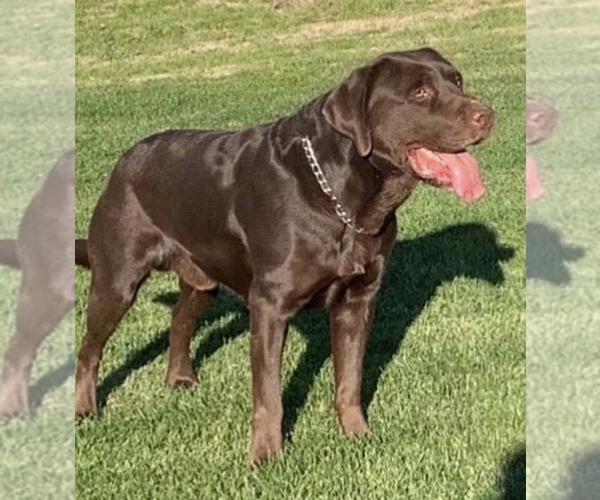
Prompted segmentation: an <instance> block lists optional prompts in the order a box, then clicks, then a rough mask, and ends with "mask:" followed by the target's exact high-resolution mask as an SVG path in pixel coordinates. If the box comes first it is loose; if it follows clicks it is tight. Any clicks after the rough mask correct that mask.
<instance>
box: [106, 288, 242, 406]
mask: <svg viewBox="0 0 600 500" xmlns="http://www.w3.org/2000/svg"><path fill="white" fill-rule="evenodd" d="M178 296H179V294H178V293H175V292H168V293H164V294H160V295H158V296H157V297H156V298H155V299H154V301H155V302H159V303H161V304H165V305H168V306H170V307H173V306H174V305H175V304H176V303H177V298H178ZM134 307H135V306H134ZM245 311H246V310H245V307H244V306H243V305H242V304H241V303H240V301H238V300H237V299H236V298H235V297H234V296H233V295H232V294H231V293H220V294H219V296H218V299H217V300H216V301H215V304H214V305H213V306H212V307H211V308H210V309H209V310H208V311H206V313H204V314H203V315H202V316H201V318H200V319H199V321H198V323H197V325H196V329H199V328H202V327H204V326H206V325H211V324H213V323H214V322H216V321H218V320H220V319H221V318H223V316H224V315H226V314H231V313H234V314H233V319H232V320H231V321H229V322H228V323H227V324H226V325H225V326H224V327H221V328H215V329H213V330H212V331H211V332H210V333H209V334H208V335H207V337H206V338H205V339H203V340H202V342H201V343H200V345H199V346H198V348H197V349H196V351H195V352H194V353H193V358H192V363H193V366H194V370H195V371H196V372H197V371H198V370H199V369H200V367H201V366H202V364H203V363H204V361H205V360H206V359H208V358H209V357H210V356H211V355H212V354H214V353H215V352H216V351H217V350H218V349H219V348H221V347H222V346H223V345H225V344H226V343H227V342H229V341H230V340H233V339H234V338H236V337H237V336H239V335H240V334H242V333H243V332H245V331H247V330H248V325H249V322H248V317H247V315H246V314H245ZM168 334H169V330H163V331H162V332H160V333H158V334H157V335H156V336H155V337H154V339H153V340H151V341H150V342H149V343H147V344H146V345H145V346H144V347H142V348H141V349H138V350H137V351H134V352H132V353H131V354H130V355H129V356H128V357H127V359H126V361H125V363H124V364H123V365H122V366H121V367H119V368H117V369H116V370H114V371H113V372H112V373H110V374H109V375H108V376H107V377H106V378H105V379H104V380H103V381H102V383H101V384H100V385H99V386H98V405H99V407H100V408H101V409H102V408H104V406H105V405H106V400H107V399H108V396H109V395H110V394H111V393H113V392H114V391H115V390H117V389H118V388H119V387H120V386H121V385H123V383H124V382H125V380H127V378H128V377H129V376H130V375H131V374H132V373H133V372H134V371H137V370H139V369H141V368H143V367H144V366H146V365H147V364H149V363H151V362H152V361H153V360H155V359H156V358H158V357H159V356H161V355H162V354H163V353H164V352H165V351H166V350H167V349H168V347H169V340H168Z"/></svg>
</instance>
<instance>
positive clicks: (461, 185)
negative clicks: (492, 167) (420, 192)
mask: <svg viewBox="0 0 600 500" xmlns="http://www.w3.org/2000/svg"><path fill="white" fill-rule="evenodd" d="M435 154H436V155H437V156H438V157H439V158H440V159H441V160H442V162H443V163H444V164H445V165H446V167H447V168H448V169H449V170H450V182H451V183H452V187H453V189H454V191H455V192H456V194H457V195H458V196H460V197H461V198H462V199H463V200H464V201H466V202H467V203H472V202H474V201H477V200H478V199H479V198H481V197H482V196H483V194H484V193H485V187H484V186H483V182H482V180H481V175H480V173H479V165H478V164H477V160H475V158H474V157H473V156H472V155H471V154H469V153H467V152H466V151H465V152H464V153H435Z"/></svg>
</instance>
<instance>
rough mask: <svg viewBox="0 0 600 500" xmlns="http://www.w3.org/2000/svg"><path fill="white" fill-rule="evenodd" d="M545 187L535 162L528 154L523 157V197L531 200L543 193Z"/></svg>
mask: <svg viewBox="0 0 600 500" xmlns="http://www.w3.org/2000/svg"><path fill="white" fill-rule="evenodd" d="M545 191H546V189H545V188H544V184H542V179H541V177H540V173H539V170H538V167H537V163H536V162H535V160H534V159H533V158H531V157H530V156H529V155H526V157H525V199H526V201H533V200H536V199H538V198H539V197H540V196H542V195H543V194H544V192H545Z"/></svg>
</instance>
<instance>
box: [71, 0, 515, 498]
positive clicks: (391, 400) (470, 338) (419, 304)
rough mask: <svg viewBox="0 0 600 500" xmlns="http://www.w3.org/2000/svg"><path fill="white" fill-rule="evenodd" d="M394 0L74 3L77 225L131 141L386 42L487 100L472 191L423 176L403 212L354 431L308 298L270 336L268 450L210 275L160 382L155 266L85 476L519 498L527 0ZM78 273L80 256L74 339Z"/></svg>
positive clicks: (140, 489)
mask: <svg viewBox="0 0 600 500" xmlns="http://www.w3.org/2000/svg"><path fill="white" fill-rule="evenodd" d="M399 3H400V2H396V1H390V0H369V1H366V0H365V1H359V0H350V1H341V0H332V1H329V2H325V1H323V2H320V1H319V0H315V2H314V3H313V4H312V5H308V6H305V7H302V8H298V9H292V10H284V11H279V12H274V11H271V10H270V9H269V5H268V2H261V1H258V0H245V1H244V0H237V1H218V0H217V1H203V2H199V1H192V0H186V1H166V0H148V1H144V2H116V1H106V0H102V1H101V0H86V1H83V2H78V3H77V7H76V23H77V69H76V75H77V117H76V125H77V126H76V136H77V211H78V214H77V215H78V217H77V233H78V235H81V236H83V235H85V234H86V231H87V223H88V221H89V217H90V215H91V211H92V209H93V207H94V204H95V203H96V200H97V198H98V195H99V193H100V192H101V190H102V187H103V186H104V183H105V181H106V179H107V176H108V175H109V173H110V171H111V169H112V166H113V164H114V162H115V161H116V159H117V158H118V157H119V155H120V154H121V153H122V152H123V150H124V149H125V148H127V147H128V146H129V145H131V144H132V143H133V142H134V141H135V140H137V139H140V138H142V137H143V136H145V135H148V134H151V133H154V132H157V131H159V130H162V129H166V128H171V127H198V128H200V127H215V128H222V127H225V128H237V127H244V126H250V125H253V124H257V123H260V122H264V121H268V120H271V119H273V118H276V117H279V116H281V115H283V114H286V113H290V112H293V111H295V110H296V109H297V108H298V107H299V106H300V105H301V104H303V103H304V102H306V101H307V100H308V99H310V98H312V97H314V96H316V95H317V94H319V93H320V92H323V91H325V90H327V89H329V88H331V87H332V86H334V85H336V84H337V83H339V82H340V81H341V80H342V79H343V78H344V76H345V75H346V74H347V73H348V72H349V71H350V70H351V69H352V68H354V67H356V66H358V65H359V64H361V63H363V62H365V61H366V60H368V59H370V58H372V57H374V56H376V55H378V54H379V53H381V52H384V51H388V50H398V49H408V48H414V47H418V46H421V45H424V44H428V45H431V46H434V47H435V48H437V49H439V50H440V51H441V52H442V53H444V54H445V55H447V56H448V57H449V58H450V59H451V60H452V61H453V62H454V63H455V64H456V65H457V66H458V67H459V68H460V70H461V71H462V72H463V74H464V76H465V81H466V88H467V89H468V91H469V92H471V93H473V94H475V95H477V96H480V97H481V98H482V99H484V100H486V101H487V102H489V103H491V105H492V106H493V107H494V108H495V110H496V113H497V127H496V131H495V134H494V136H493V137H492V138H491V139H490V140H489V141H488V142H486V143H485V144H483V145H481V146H479V147H477V148H476V154H477V156H478V158H479V160H480V163H481V165H482V168H483V170H484V175H485V181H486V185H487V188H488V192H487V195H486V197H485V199H484V200H483V201H482V202H481V203H479V204H477V205H476V206H473V207H466V206H464V205H462V204H461V203H460V202H459V201H458V200H457V199H456V198H455V197H454V196H453V195H451V194H449V193H446V192H443V191H439V190H436V189H434V188H431V187H420V188H419V189H418V190H417V191H416V192H415V193H414V195H413V196H412V198H411V199H410V200H409V201H408V202H407V203H406V204H405V205H404V206H403V207H402V208H401V209H400V211H399V214H398V217H399V222H400V227H401V234H402V241H401V242H400V243H399V244H398V245H397V247H396V249H395V252H394V257H393V260H392V263H391V265H390V268H389V271H388V274H387V278H386V281H385V284H384V286H383V289H382V292H381V294H380V300H379V306H378V309H377V318H376V322H375V326H374V329H373V334H372V338H371V341H370V344H369V349H368V353H367V360H366V363H367V367H366V377H365V379H366V380H365V399H366V403H367V404H368V418H369V422H370V426H371V432H370V434H369V435H368V436H367V437H366V438H364V439H351V440H349V439H345V438H343V437H342V436H341V435H340V431H339V429H338V427H337V424H336V422H335V418H334V412H333V409H332V388H333V381H332V380H333V379H332V366H331V360H330V359H329V347H328V344H329V338H328V332H327V326H326V317H325V315H324V314H323V313H322V312H311V313H306V314H302V315H300V316H299V318H297V320H296V321H295V322H294V327H293V328H292V331H291V333H290V336H289V338H288V342H287V346H286V352H285V357H284V371H285V380H284V387H285V390H284V405H285V410H286V419H285V420H286V427H287V428H288V429H289V440H288V442H287V444H286V446H285V449H284V453H283V456H282V458H281V460H279V461H277V462H274V463H271V464H268V465H266V466H264V467H261V468H258V469H252V468H250V467H249V466H248V464H247V462H246V457H247V445H248V429H249V422H250V407H251V406H250V391H249V384H250V370H249V355H248V351H249V333H248V323H247V318H246V316H245V314H244V312H243V310H242V308H241V306H240V304H239V303H238V302H237V300H236V299H235V298H233V297H231V296H229V295H223V296H222V297H221V298H220V299H219V301H218V303H217V304H216V306H215V308H214V309H213V310H212V311H210V312H209V313H207V316H206V317H204V318H202V319H201V320H200V322H199V324H198V329H197V334H196V337H195V340H194V342H193V346H192V351H193V352H192V355H193V357H194V359H195V366H196V368H197V371H198V376H199V380H200V383H199V384H198V386H197V387H196V388H195V389H193V390H191V391H187V392H186V391H182V392H172V391H170V390H168V389H167V388H166V387H165V384H164V376H165V370H166V348H167V340H166V332H167V329H168V327H169V324H170V310H169V308H170V307H171V306H172V305H173V303H174V301H175V299H176V293H177V281H176V279H175V277H174V276H170V275H160V274H156V275H154V276H153V277H152V278H151V279H150V280H149V281H148V282H147V284H146V285H145V286H144V287H143V288H142V290H141V292H140V295H139V297H138V300H137V303H136V305H135V307H134V308H133V309H132V310H131V312H130V313H129V314H128V316H127V317H126V319H125V320H124V321H123V323H122V324H121V326H120V328H119V330H118V331H117V333H116V334H115V336H114V337H113V338H112V339H111V342H110V343H109V345H108V347H107V349H106V350H105V356H104V361H103V365H102V370H101V376H100V387H99V394H100V398H101V400H103V401H105V402H106V406H105V407H104V408H103V411H102V414H101V416H100V417H99V418H96V419H93V420H90V421H86V422H84V423H82V424H81V425H79V426H77V429H76V464H77V466H76V468H77V473H76V487H77V495H78V497H80V498H85V499H86V500H93V499H115V498H125V499H128V500H129V499H144V500H147V499H166V498H177V499H188V498H189V499H192V498H207V499H213V498H214V499H238V498H239V499H246V498H265V499H267V498H269V499H277V500H279V499H288V498H290V499H291V498H310V499H312V498H315V499H317V498H318V499H324V498H331V499H338V498H343V499H357V498H365V499H390V498H398V499H415V500H417V499H418V500H424V499H444V500H452V499H457V500H458V499H460V500H466V499H478V500H479V499H498V498H503V499H512V498H523V496H524V490H523V488H524V477H523V474H524V455H523V454H524V451H523V450H524V448H523V447H524V442H525V308H524V305H525V202H524V181H525V169H524V129H523V117H524V103H525V99H524V97H525V6H524V5H523V4H522V2H507V1H486V2H475V1H467V2H459V1H455V2H452V1H427V2H416V1H414V2H413V1H411V2H401V3H402V7H401V8H400V7H398V4H399ZM88 286H89V276H88V274H87V273H86V272H85V271H79V272H78V275H77V282H76V290H77V304H76V337H77V343H78V342H79V341H80V340H81V337H82V335H83V333H84V317H85V300H86V292H87V290H88ZM501 490H506V491H505V492H502V491H501ZM518 495H521V496H518Z"/></svg>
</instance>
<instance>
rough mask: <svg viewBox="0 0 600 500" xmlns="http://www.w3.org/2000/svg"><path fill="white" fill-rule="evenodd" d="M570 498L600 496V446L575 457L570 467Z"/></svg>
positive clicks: (584, 499) (588, 499)
mask: <svg viewBox="0 0 600 500" xmlns="http://www.w3.org/2000/svg"><path fill="white" fill-rule="evenodd" d="M566 481H567V484H566V485H565V486H566V488H565V489H566V490H567V491H568V495H569V496H568V497H567V499H568V500H591V499H597V498H600V448H598V447H593V448H590V449H588V450H586V451H584V452H582V453H580V454H579V455H577V457H575V459H574V460H573V461H572V463H571V465H570V467H569V475H568V478H567V480H566Z"/></svg>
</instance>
